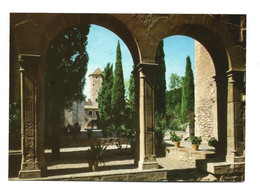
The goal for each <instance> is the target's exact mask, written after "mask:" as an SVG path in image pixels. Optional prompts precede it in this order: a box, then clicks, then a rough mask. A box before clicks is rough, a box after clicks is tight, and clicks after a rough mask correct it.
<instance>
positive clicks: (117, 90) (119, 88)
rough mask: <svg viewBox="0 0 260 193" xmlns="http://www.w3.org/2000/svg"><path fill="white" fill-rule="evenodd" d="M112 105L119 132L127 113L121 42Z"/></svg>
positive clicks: (115, 126)
mask: <svg viewBox="0 0 260 193" xmlns="http://www.w3.org/2000/svg"><path fill="white" fill-rule="evenodd" d="M111 105H112V109H113V123H114V128H115V131H118V130H119V127H120V126H122V125H123V120H124V119H123V117H124V111H125V86H124V77H123V68H122V54H121V48H120V43H119V41H118V44H117V50H116V63H115V72H114V82H113V88H112V101H111Z"/></svg>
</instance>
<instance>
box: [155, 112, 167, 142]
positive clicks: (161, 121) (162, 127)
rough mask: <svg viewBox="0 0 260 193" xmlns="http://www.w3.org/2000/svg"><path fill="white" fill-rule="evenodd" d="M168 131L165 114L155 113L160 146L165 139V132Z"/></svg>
mask: <svg viewBox="0 0 260 193" xmlns="http://www.w3.org/2000/svg"><path fill="white" fill-rule="evenodd" d="M166 130H167V121H166V119H165V117H164V116H163V114H161V113H158V112H156V113H155V137H156V140H157V142H158V144H160V143H161V142H162V140H163V138H164V135H165V132H166Z"/></svg>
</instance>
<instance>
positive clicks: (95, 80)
mask: <svg viewBox="0 0 260 193" xmlns="http://www.w3.org/2000/svg"><path fill="white" fill-rule="evenodd" d="M101 83H102V77H101V75H100V74H93V75H90V76H89V96H88V98H89V99H90V100H91V102H92V103H93V105H94V106H97V101H96V100H97V98H98V91H99V89H100V87H101Z"/></svg>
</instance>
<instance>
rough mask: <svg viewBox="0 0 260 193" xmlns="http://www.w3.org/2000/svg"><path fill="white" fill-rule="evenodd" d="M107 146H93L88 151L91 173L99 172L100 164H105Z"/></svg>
mask: <svg viewBox="0 0 260 193" xmlns="http://www.w3.org/2000/svg"><path fill="white" fill-rule="evenodd" d="M106 149H107V146H105V147H104V146H101V145H99V144H98V145H93V144H92V145H91V146H90V149H89V150H87V158H88V164H89V168H90V170H91V171H97V170H98V165H99V163H103V164H105V163H104V161H103V155H104V152H105V151H106Z"/></svg>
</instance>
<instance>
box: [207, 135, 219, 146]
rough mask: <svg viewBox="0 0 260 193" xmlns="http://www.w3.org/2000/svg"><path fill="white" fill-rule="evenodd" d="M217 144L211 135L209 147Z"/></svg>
mask: <svg viewBox="0 0 260 193" xmlns="http://www.w3.org/2000/svg"><path fill="white" fill-rule="evenodd" d="M217 144H218V140H217V139H216V138H215V137H211V138H210V139H209V141H208V145H209V146H211V147H216V146H217Z"/></svg>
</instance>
